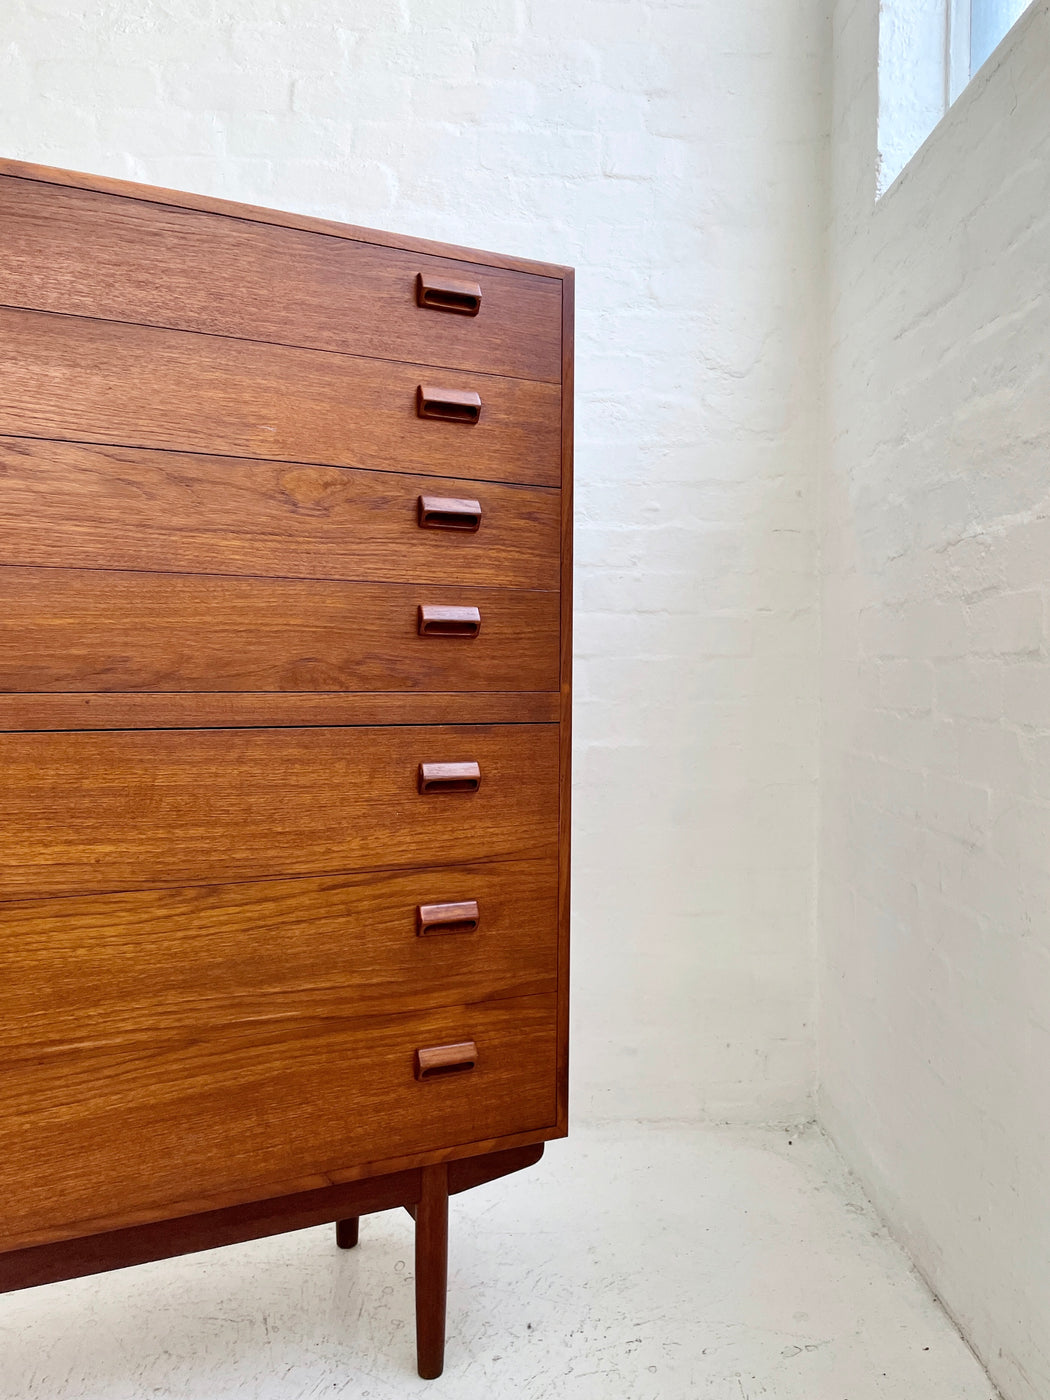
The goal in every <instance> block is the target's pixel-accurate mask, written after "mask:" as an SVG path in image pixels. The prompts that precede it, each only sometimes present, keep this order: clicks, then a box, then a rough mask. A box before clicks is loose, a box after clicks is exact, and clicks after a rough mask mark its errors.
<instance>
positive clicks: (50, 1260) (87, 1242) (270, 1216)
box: [0, 1133, 547, 1292]
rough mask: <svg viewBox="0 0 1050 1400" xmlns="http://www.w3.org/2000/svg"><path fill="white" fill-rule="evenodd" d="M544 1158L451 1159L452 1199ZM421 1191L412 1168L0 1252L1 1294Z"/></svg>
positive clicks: (401, 1200) (393, 1201)
mask: <svg viewBox="0 0 1050 1400" xmlns="http://www.w3.org/2000/svg"><path fill="white" fill-rule="evenodd" d="M544 1136H547V1134H546V1133H545V1134H544ZM456 1150H457V1149H452V1151H453V1152H454V1151H456ZM458 1150H459V1151H463V1150H464V1149H462V1148H460V1149H458ZM429 1155H433V1154H429ZM542 1156H543V1143H542V1142H538V1143H532V1144H529V1145H527V1146H524V1147H511V1148H504V1149H502V1150H496V1151H492V1150H484V1149H482V1150H480V1151H479V1152H478V1153H477V1154H476V1155H472V1156H467V1157H450V1158H449V1162H448V1189H449V1193H450V1194H453V1193H455V1192H458V1191H469V1190H471V1189H472V1188H473V1187H474V1186H480V1185H482V1184H483V1183H484V1182H486V1181H495V1180H497V1179H498V1178H499V1177H501V1176H506V1175H508V1173H510V1172H516V1171H522V1170H523V1169H524V1168H525V1167H531V1166H533V1165H535V1163H536V1162H538V1161H539V1160H540V1158H541V1157H542ZM421 1185H422V1172H421V1170H420V1168H419V1167H415V1168H409V1169H408V1170H401V1171H390V1172H385V1173H383V1174H382V1175H380V1176H371V1177H364V1178H363V1179H361V1180H354V1181H341V1182H339V1183H338V1184H336V1185H334V1186H318V1187H315V1188H314V1189H313V1190H307V1191H297V1192H293V1193H289V1194H287V1195H283V1196H276V1197H270V1198H269V1199H266V1200H260V1201H248V1202H245V1203H244V1204H242V1205H234V1206H226V1207H223V1208H220V1209H218V1210H203V1211H201V1212H199V1213H198V1214H196V1215H191V1216H177V1217H175V1218H173V1219H165V1220H156V1221H154V1222H152V1223H151V1224H148V1225H132V1226H129V1227H125V1228H124V1229H117V1230H107V1231H105V1232H101V1233H93V1234H89V1235H86V1236H84V1237H83V1238H81V1239H76V1238H74V1239H69V1240H60V1241H59V1242H57V1243H52V1244H38V1245H35V1246H33V1245H31V1246H29V1247H28V1248H25V1249H15V1250H9V1251H4V1252H0V1292H5V1291H8V1290H11V1289H16V1288H36V1287H38V1286H39V1285H40V1284H44V1283H55V1282H57V1280H59V1279H64V1278H80V1277H82V1276H83V1275H84V1274H97V1273H102V1272H103V1271H105V1270H106V1269H126V1268H129V1267H130V1266H132V1265H135V1264H146V1263H149V1262H150V1261H151V1260H154V1259H168V1258H170V1257H171V1256H172V1255H174V1254H189V1253H192V1252H194V1251H195V1250H200V1249H220V1248H222V1247H223V1246H225V1245H230V1244H241V1243H242V1242H243V1241H245V1240H255V1239H260V1238H262V1237H263V1236H265V1235H279V1234H281V1233H283V1232H284V1231H285V1230H305V1229H307V1228H309V1227H310V1226H311V1225H324V1224H327V1223H328V1222H329V1221H332V1220H338V1219H339V1218H340V1217H341V1216H346V1215H347V1214H349V1213H350V1212H352V1211H353V1212H358V1213H359V1214H361V1215H368V1214H370V1213H371V1212H373V1211H379V1210H392V1209H394V1208H395V1207H397V1206H400V1205H406V1204H410V1203H412V1202H415V1201H418V1200H419V1197H420V1192H421Z"/></svg>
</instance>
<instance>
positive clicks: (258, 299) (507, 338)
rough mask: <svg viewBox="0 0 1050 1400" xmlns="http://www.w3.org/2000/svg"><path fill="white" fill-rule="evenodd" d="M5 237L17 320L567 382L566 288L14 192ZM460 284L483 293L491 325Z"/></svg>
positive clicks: (31, 184) (366, 247) (26, 188)
mask: <svg viewBox="0 0 1050 1400" xmlns="http://www.w3.org/2000/svg"><path fill="white" fill-rule="evenodd" d="M0 230H2V231H3V232H2V240H0V247H2V256H0V301H2V302H3V303H4V304H5V305H7V306H24V307H32V308H35V309H38V310H42V311H56V312H61V313H63V314H73V315H80V316H95V317H99V318H101V319H103V320H113V321H134V322H139V323H142V324H144V325H156V326H170V327H173V328H175V329H181V330H192V331H207V332H209V333H211V334H213V335H227V336H237V337H241V338H245V339H248V340H266V341H273V342H276V343H280V344H285V345H304V346H313V347H316V348H317V349H320V350H337V351H342V352H349V353H350V354H355V355H376V356H381V357H382V358H384V359H392V360H408V361H412V362H414V363H419V364H434V365H453V366H458V367H460V368H463V369H474V370H484V371H487V372H488V373H490V374H505V375H514V376H519V377H521V378H525V379H546V380H550V381H552V382H557V381H558V380H559V379H560V378H561V314H562V308H561V281H560V280H559V279H558V278H555V277H544V276H539V275H536V274H534V273H524V272H512V271H506V270H503V269H500V268H494V267H488V266H483V265H479V264H476V263H470V262H462V261H460V260H458V259H455V258H439V257H433V256H429V255H426V254H419V253H410V252H404V251H401V250H399V249H394V248H381V247H377V246H376V245H374V244H369V243H358V242H354V241H351V240H349V239H345V238H333V237H327V236H325V235H323V234H317V233H307V232H302V231H299V230H296V229H288V228H279V227H276V226H273V225H269V224H264V223H253V222H250V221H249V220H246V219H236V218H229V217H225V216H222V215H216V214H204V213H198V212H196V211H194V210H189V209H176V208H172V207H170V206H164V205H157V204H149V203H145V202H142V201H138V200H133V199H116V198H113V197H112V196H110V195H104V194H95V193H92V192H90V191H87V190H75V189H68V188H63V187H62V186H57V185H45V184H40V183H38V182H36V181H26V180H18V179H14V178H10V177H8V178H0ZM420 275H422V277H423V279H424V283H426V284H434V285H433V289H432V291H431V293H430V299H431V300H436V301H437V302H438V303H439V306H438V307H436V308H435V307H427V306H420V305H419V277H420ZM449 279H453V280H454V281H456V282H461V283H468V284H474V285H475V286H476V287H477V288H478V290H479V292H480V294H481V300H480V303H479V306H478V310H477V314H475V315H470V314H463V312H462V311H461V310H457V309H456V306H457V302H458V304H459V305H460V306H462V305H463V303H462V301H460V300H459V299H458V298H457V297H456V294H455V292H454V291H453V292H452V293H451V296H450V295H449V294H448V293H442V291H441V287H440V284H441V283H442V282H448V281H449ZM277 289H279V292H278V291H277ZM424 299H427V296H426V293H425V294H424ZM442 300H444V301H445V302H446V304H449V302H451V305H452V308H453V309H451V310H442V309H440V303H441V302H442ZM471 309H472V308H471V307H470V306H469V305H468V306H467V307H466V310H467V311H469V310H471Z"/></svg>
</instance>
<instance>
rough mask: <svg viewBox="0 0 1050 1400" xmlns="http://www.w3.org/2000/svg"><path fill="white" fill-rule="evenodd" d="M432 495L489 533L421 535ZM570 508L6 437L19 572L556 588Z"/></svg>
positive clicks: (10, 526)
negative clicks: (40, 568)
mask: <svg viewBox="0 0 1050 1400" xmlns="http://www.w3.org/2000/svg"><path fill="white" fill-rule="evenodd" d="M462 465H463V466H464V467H468V466H469V465H470V462H469V459H464V460H463V462H462ZM420 496H427V497H430V496H437V497H452V498H461V497H469V498H471V499H474V500H477V501H478V503H479V505H480V506H481V512H482V515H481V526H480V528H479V529H478V530H477V531H476V532H471V531H464V530H441V529H421V528H420V526H419V511H418V502H419V498H420ZM559 514H560V500H559V496H558V492H557V491H552V490H544V489H540V488H535V487H527V486H507V485H502V484H497V483H494V482H474V481H463V480H458V479H449V478H437V479H435V478H434V477H426V476H404V475H401V474H400V473H395V472H372V471H354V470H350V469H347V468H339V467H320V466H305V465H303V464H301V463H294V464H285V463H279V462H263V461H246V460H242V459H238V458H234V457H205V456H194V455H187V454H183V453H178V452H153V451H148V450H144V449H141V448H121V447H104V446H98V445H94V444H82V443H65V442H48V441H42V440H36V439H32V438H0V561H2V562H3V563H5V564H25V565H29V564H37V565H44V566H47V567H54V566H71V567H74V568H107V569H159V570H164V571H169V572H179V573H205V574H265V575H280V576H283V577H286V578H330V579H336V578H344V579H360V580H363V581H370V582H376V583H384V582H391V581H405V582H412V583H479V584H483V585H493V586H498V587H504V588H548V589H556V588H557V587H558V580H559V563H558V550H559V545H558V538H559Z"/></svg>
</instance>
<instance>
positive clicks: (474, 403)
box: [416, 384, 481, 423]
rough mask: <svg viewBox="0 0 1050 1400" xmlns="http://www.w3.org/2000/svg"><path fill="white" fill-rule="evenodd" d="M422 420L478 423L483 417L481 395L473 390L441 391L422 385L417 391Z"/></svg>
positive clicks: (431, 386) (417, 406)
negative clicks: (436, 419) (438, 419)
mask: <svg viewBox="0 0 1050 1400" xmlns="http://www.w3.org/2000/svg"><path fill="white" fill-rule="evenodd" d="M416 412H417V413H418V414H419V416H420V418H440V419H442V420H444V421H445V422H446V423H476V422H477V421H478V419H479V418H480V417H481V395H480V394H476V393H475V392H474V390H473V389H439V388H436V387H435V386H434V385H433V384H420V385H419V387H418V388H417V390H416Z"/></svg>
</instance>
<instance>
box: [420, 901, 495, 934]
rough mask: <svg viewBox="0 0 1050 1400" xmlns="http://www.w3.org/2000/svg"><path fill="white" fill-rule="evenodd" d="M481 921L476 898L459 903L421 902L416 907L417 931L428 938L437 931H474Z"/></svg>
mask: <svg viewBox="0 0 1050 1400" xmlns="http://www.w3.org/2000/svg"><path fill="white" fill-rule="evenodd" d="M480 921H481V915H480V913H479V912H478V901H477V900H476V899H464V900H462V901H461V902H460V903H459V904H420V905H418V906H417V908H416V933H417V934H418V935H419V937H420V938H428V937H429V936H430V935H431V934H435V933H474V932H476V930H477V927H478V924H479V923H480Z"/></svg>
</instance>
